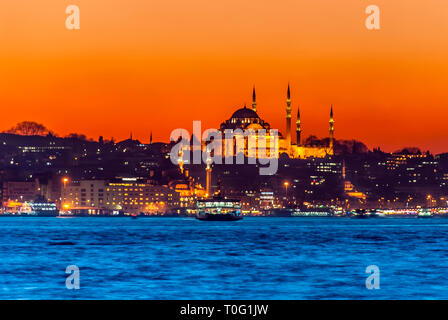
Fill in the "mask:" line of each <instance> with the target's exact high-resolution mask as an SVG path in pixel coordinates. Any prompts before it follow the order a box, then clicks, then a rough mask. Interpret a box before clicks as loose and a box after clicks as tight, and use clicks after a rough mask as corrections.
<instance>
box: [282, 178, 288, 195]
mask: <svg viewBox="0 0 448 320" xmlns="http://www.w3.org/2000/svg"><path fill="white" fill-rule="evenodd" d="M283 185H284V186H285V195H286V196H288V187H289V182H288V181H285V182H284V183H283Z"/></svg>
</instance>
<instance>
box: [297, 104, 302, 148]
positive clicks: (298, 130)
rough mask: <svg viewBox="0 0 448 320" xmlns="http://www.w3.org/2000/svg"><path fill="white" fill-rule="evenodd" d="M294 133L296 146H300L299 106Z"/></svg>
mask: <svg viewBox="0 0 448 320" xmlns="http://www.w3.org/2000/svg"><path fill="white" fill-rule="evenodd" d="M296 134H297V146H298V147H300V145H301V138H302V126H301V122H300V109H299V107H297V121H296Z"/></svg>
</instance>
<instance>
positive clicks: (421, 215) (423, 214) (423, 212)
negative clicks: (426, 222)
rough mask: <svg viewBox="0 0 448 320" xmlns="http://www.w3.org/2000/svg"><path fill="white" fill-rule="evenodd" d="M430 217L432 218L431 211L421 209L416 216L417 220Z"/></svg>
mask: <svg viewBox="0 0 448 320" xmlns="http://www.w3.org/2000/svg"><path fill="white" fill-rule="evenodd" d="M432 217H433V214H432V212H431V210H428V209H422V210H420V211H419V213H418V214H417V218H432Z"/></svg>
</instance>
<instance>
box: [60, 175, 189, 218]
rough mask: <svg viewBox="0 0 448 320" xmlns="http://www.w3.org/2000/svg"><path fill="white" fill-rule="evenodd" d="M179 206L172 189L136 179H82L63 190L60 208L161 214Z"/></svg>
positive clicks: (177, 196)
mask: <svg viewBox="0 0 448 320" xmlns="http://www.w3.org/2000/svg"><path fill="white" fill-rule="evenodd" d="M179 206H180V200H179V195H178V194H177V193H176V192H175V191H174V190H172V189H171V188H169V187H168V186H163V185H154V184H153V183H152V181H149V180H145V179H139V178H121V179H116V180H113V181H106V180H82V181H77V182H73V183H70V184H68V185H67V186H65V187H63V190H62V210H65V211H73V210H78V211H79V210H86V211H87V212H88V213H92V214H101V213H102V212H123V213H128V214H140V213H144V214H162V213H165V212H166V211H167V210H169V209H170V208H176V207H179Z"/></svg>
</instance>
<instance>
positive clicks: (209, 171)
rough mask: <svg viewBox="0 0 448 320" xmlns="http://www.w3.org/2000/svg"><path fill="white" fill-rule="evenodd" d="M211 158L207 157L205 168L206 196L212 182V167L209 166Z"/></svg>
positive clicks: (208, 195) (208, 194) (208, 193)
mask: <svg viewBox="0 0 448 320" xmlns="http://www.w3.org/2000/svg"><path fill="white" fill-rule="evenodd" d="M210 163H211V159H210V157H208V158H207V167H206V169H205V171H206V173H207V178H206V192H207V198H208V197H210V196H211V195H210V191H211V184H212V167H211V166H210Z"/></svg>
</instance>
